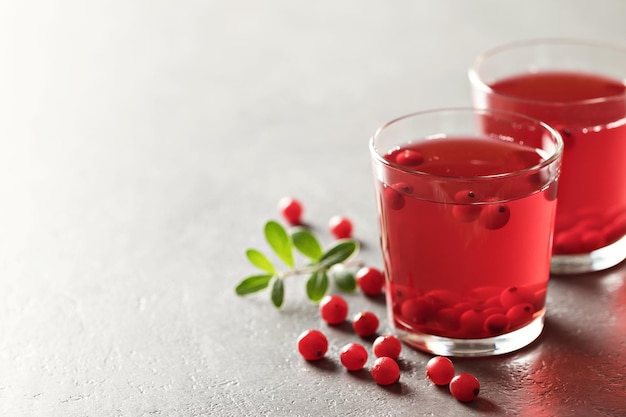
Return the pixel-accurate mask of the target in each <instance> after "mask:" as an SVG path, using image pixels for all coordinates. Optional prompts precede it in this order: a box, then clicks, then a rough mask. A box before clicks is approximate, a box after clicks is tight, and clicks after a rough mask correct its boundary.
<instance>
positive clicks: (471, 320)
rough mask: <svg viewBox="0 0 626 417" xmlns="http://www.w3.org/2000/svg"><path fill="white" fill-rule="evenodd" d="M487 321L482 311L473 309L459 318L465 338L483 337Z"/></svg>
mask: <svg viewBox="0 0 626 417" xmlns="http://www.w3.org/2000/svg"><path fill="white" fill-rule="evenodd" d="M485 319H486V317H485V313H484V312H483V311H482V310H477V309H474V308H472V309H469V310H467V311H464V312H463V313H462V314H461V315H460V316H459V326H460V327H461V331H463V334H464V335H465V337H469V338H475V337H482V335H483V328H484V323H485Z"/></svg>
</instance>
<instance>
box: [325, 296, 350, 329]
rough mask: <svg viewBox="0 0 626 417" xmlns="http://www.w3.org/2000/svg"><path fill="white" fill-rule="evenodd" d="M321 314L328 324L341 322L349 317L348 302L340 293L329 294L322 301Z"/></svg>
mask: <svg viewBox="0 0 626 417" xmlns="http://www.w3.org/2000/svg"><path fill="white" fill-rule="evenodd" d="M319 310H320V316H321V317H322V320H324V321H325V322H326V323H328V324H339V323H342V322H344V321H345V320H346V317H348V303H347V302H346V300H345V299H344V298H343V297H341V296H340V295H327V296H325V297H324V298H322V301H320V307H319Z"/></svg>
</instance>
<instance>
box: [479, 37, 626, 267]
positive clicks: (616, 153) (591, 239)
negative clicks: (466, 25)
mask: <svg viewBox="0 0 626 417" xmlns="http://www.w3.org/2000/svg"><path fill="white" fill-rule="evenodd" d="M469 78H470V81H471V85H472V94H473V101H474V105H475V106H476V107H480V108H488V109H500V110H507V111H513V112H518V113H523V114H527V115H529V116H532V117H534V118H537V119H539V120H542V121H543V122H545V123H547V124H549V125H550V126H552V127H554V128H555V129H557V130H558V131H559V132H560V133H561V136H562V137H563V140H564V142H565V150H564V153H563V168H562V173H561V178H560V180H559V203H558V207H557V215H556V223H555V232H554V244H553V249H552V250H553V257H552V268H551V270H552V273H555V274H570V273H583V272H590V271H599V270H603V269H607V268H610V267H612V266H614V265H616V264H618V263H620V262H621V261H623V260H624V259H625V258H626V49H620V48H617V47H614V46H609V45H604V44H600V43H593V42H585V41H576V40H562V39H539V40H529V41H523V42H517V43H512V44H508V45H504V46H501V47H498V48H495V49H493V50H490V51H488V52H486V53H484V54H483V55H481V56H479V57H478V58H477V59H476V61H475V62H474V64H473V66H472V67H471V68H470V70H469Z"/></svg>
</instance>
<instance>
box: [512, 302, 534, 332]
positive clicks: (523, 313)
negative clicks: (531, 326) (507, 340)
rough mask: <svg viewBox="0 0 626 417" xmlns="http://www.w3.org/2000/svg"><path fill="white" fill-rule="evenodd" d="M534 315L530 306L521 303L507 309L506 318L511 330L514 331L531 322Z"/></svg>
mask: <svg viewBox="0 0 626 417" xmlns="http://www.w3.org/2000/svg"><path fill="white" fill-rule="evenodd" d="M534 313H535V311H534V309H533V306H532V304H529V303H521V304H517V305H514V306H513V307H511V308H509V309H508V311H507V312H506V317H507V318H508V319H509V322H510V324H511V329H514V328H517V327H520V326H523V325H524V324H526V323H528V322H529V321H531V320H532V318H533V314H534Z"/></svg>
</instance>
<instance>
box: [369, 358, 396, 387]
mask: <svg viewBox="0 0 626 417" xmlns="http://www.w3.org/2000/svg"><path fill="white" fill-rule="evenodd" d="M371 373H372V378H374V381H376V383H377V384H378V385H391V384H393V383H394V382H398V380H400V367H399V366H398V363H397V362H396V361H395V360H393V359H391V358H388V357H386V356H383V357H382V358H378V359H376V362H374V365H373V366H372V370H371Z"/></svg>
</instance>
